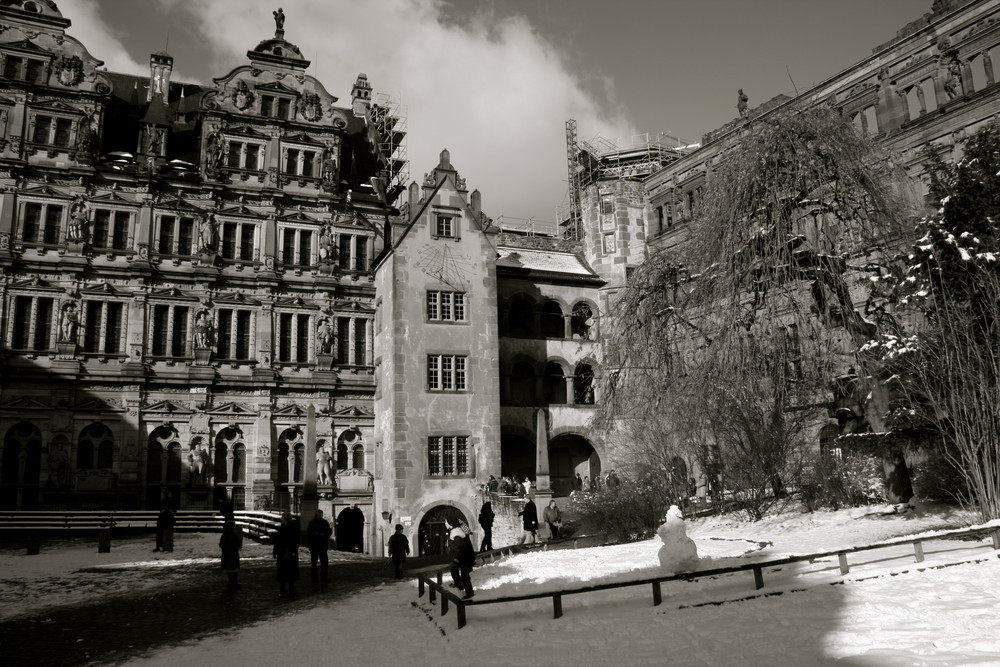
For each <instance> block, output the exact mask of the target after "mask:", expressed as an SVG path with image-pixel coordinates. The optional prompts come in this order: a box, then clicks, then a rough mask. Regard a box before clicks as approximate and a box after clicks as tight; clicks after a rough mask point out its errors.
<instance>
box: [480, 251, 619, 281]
mask: <svg viewBox="0 0 1000 667" xmlns="http://www.w3.org/2000/svg"><path fill="white" fill-rule="evenodd" d="M497 255H499V257H498V258H497V269H521V270H524V271H531V272H535V271H539V272H544V273H561V274H565V275H569V276H574V277H580V278H594V279H596V280H601V278H600V276H598V275H597V274H596V273H594V271H593V270H591V268H590V267H589V266H587V264H586V263H585V262H584V261H583V260H582V259H580V258H579V257H578V256H576V255H575V254H573V253H570V252H555V251H552V250H535V249H529V248H509V247H504V246H500V247H498V248H497Z"/></svg>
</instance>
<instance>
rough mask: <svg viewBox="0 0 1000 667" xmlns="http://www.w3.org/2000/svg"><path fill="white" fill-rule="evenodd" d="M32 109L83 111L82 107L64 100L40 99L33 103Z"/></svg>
mask: <svg viewBox="0 0 1000 667" xmlns="http://www.w3.org/2000/svg"><path fill="white" fill-rule="evenodd" d="M31 108H32V109H45V110H47V111H61V112H63V113H75V114H82V113H83V111H81V110H80V109H78V108H76V107H74V106H71V105H69V104H66V103H65V102H63V101H62V100H40V101H38V102H32V103H31Z"/></svg>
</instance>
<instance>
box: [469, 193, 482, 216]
mask: <svg viewBox="0 0 1000 667" xmlns="http://www.w3.org/2000/svg"><path fill="white" fill-rule="evenodd" d="M469 207H470V208H472V212H473V213H481V212H482V210H483V196H482V195H481V194H480V193H479V190H473V191H472V201H471V203H470V204H469Z"/></svg>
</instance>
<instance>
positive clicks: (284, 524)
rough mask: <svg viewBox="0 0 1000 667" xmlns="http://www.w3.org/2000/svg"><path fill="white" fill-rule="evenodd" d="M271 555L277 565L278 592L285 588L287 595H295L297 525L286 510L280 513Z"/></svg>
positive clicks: (297, 567)
mask: <svg viewBox="0 0 1000 667" xmlns="http://www.w3.org/2000/svg"><path fill="white" fill-rule="evenodd" d="M271 555H272V557H273V558H274V559H275V560H276V561H277V566H278V585H279V586H280V587H281V588H280V591H279V593H278V594H279V595H284V594H285V591H286V590H287V591H288V594H289V595H295V582H296V581H298V580H299V525H298V522H297V521H294V520H292V515H291V514H289V513H288V512H285V513H284V514H282V515H281V525H280V526H278V531H277V533H275V535H274V547H273V548H272V550H271Z"/></svg>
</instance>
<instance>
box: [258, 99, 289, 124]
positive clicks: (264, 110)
mask: <svg viewBox="0 0 1000 667" xmlns="http://www.w3.org/2000/svg"><path fill="white" fill-rule="evenodd" d="M291 110H292V101H291V100H290V99H288V98H287V97H275V96H274V95H261V97H260V115H261V116H267V117H269V118H282V119H284V120H288V116H289V114H290V113H291Z"/></svg>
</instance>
